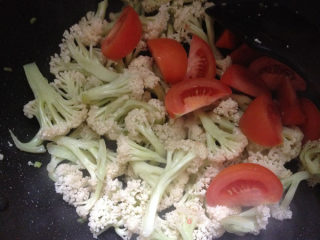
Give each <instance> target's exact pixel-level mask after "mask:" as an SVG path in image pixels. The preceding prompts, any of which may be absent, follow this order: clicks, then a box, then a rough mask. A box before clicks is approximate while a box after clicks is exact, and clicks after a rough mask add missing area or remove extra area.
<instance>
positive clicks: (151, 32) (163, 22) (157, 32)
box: [140, 0, 170, 41]
mask: <svg viewBox="0 0 320 240" xmlns="http://www.w3.org/2000/svg"><path fill="white" fill-rule="evenodd" d="M162 1H167V2H168V0H162ZM150 2H151V1H150ZM144 3H145V2H142V6H144V5H145V4H144ZM140 19H141V22H142V28H143V35H142V39H143V40H144V41H147V40H149V39H154V38H159V37H161V35H162V34H163V33H164V32H166V30H167V28H168V21H169V19H170V14H169V6H168V5H165V4H163V5H161V6H160V8H159V9H158V13H157V14H156V15H154V16H147V17H145V16H142V17H140Z"/></svg>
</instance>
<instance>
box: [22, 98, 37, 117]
mask: <svg viewBox="0 0 320 240" xmlns="http://www.w3.org/2000/svg"><path fill="white" fill-rule="evenodd" d="M37 108H38V107H37V102H36V100H31V101H29V102H28V103H27V104H25V105H24V106H23V113H24V115H25V116H26V117H27V118H29V119H31V118H33V117H34V116H36V114H37Z"/></svg>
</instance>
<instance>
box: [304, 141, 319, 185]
mask: <svg viewBox="0 0 320 240" xmlns="http://www.w3.org/2000/svg"><path fill="white" fill-rule="evenodd" d="M299 159H300V162H301V163H302V168H303V169H305V170H306V171H308V172H309V173H310V174H311V178H310V179H309V180H308V182H309V184H310V185H311V186H315V185H316V184H318V183H319V182H320V139H318V140H313V141H308V142H306V143H305V144H304V145H303V148H302V150H301V153H300V155H299Z"/></svg>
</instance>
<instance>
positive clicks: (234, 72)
mask: <svg viewBox="0 0 320 240" xmlns="http://www.w3.org/2000/svg"><path fill="white" fill-rule="evenodd" d="M253 79H254V76H253V75H252V74H251V72H250V71H249V70H248V69H247V68H245V67H243V66H241V65H237V64H233V65H231V66H230V67H228V68H227V70H226V71H225V72H224V74H223V75H222V77H221V81H222V82H223V83H225V84H227V85H228V86H230V87H232V88H234V89H236V90H238V91H240V92H242V93H245V94H248V95H250V96H253V97H257V96H259V95H261V94H267V93H268V90H267V89H266V88H265V87H263V86H260V85H258V84H257V83H255V82H254V81H253Z"/></svg>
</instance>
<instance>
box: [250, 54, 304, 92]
mask: <svg viewBox="0 0 320 240" xmlns="http://www.w3.org/2000/svg"><path fill="white" fill-rule="evenodd" d="M249 69H250V70H251V71H252V72H253V73H255V74H256V75H257V76H258V77H259V78H260V79H261V81H263V82H264V83H265V84H266V85H267V87H268V88H269V89H270V90H275V89H277V88H278V86H280V84H281V82H282V81H283V79H289V80H290V81H291V83H292V86H293V88H294V89H295V90H299V91H303V90H305V89H306V86H307V85H306V82H305V81H304V80H303V78H301V77H300V76H299V75H298V74H297V73H296V72H295V71H293V70H292V69H291V68H289V67H288V66H287V65H285V64H283V63H281V62H279V61H277V60H275V59H273V58H270V57H261V58H258V59H256V60H255V61H254V62H252V63H251V64H250V66H249Z"/></svg>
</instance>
